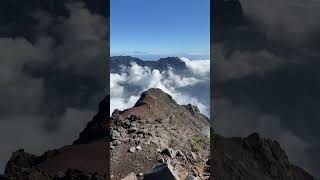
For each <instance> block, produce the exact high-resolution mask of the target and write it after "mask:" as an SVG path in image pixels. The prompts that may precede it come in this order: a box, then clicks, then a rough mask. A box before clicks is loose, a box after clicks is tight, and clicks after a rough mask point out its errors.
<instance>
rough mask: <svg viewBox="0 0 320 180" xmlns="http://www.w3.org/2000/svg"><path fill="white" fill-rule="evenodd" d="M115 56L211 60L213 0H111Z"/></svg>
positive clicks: (112, 48)
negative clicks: (170, 56) (185, 57)
mask: <svg viewBox="0 0 320 180" xmlns="http://www.w3.org/2000/svg"><path fill="white" fill-rule="evenodd" d="M110 29H111V31H110V38H111V41H110V47H111V55H133V56H136V57H141V58H149V59H154V58H158V57H163V56H169V55H172V56H187V57H189V58H208V57H209V51H210V0H111V15H110Z"/></svg>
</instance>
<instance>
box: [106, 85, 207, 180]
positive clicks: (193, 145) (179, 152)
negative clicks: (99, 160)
mask: <svg viewBox="0 0 320 180" xmlns="http://www.w3.org/2000/svg"><path fill="white" fill-rule="evenodd" d="M209 128H210V125H209V119H208V118H207V117H206V116H204V115H202V114H201V113H200V111H199V110H198V108H197V107H195V106H192V105H190V104H189V105H185V106H183V105H179V104H177V103H176V102H175V100H173V99H172V97H171V96H170V95H168V94H166V93H164V92H163V91H161V90H160V89H150V90H148V91H146V92H144V93H143V94H142V95H141V98H140V99H139V100H138V102H137V103H136V104H135V106H134V107H132V108H130V109H126V110H124V111H117V110H116V111H115V112H114V113H113V114H112V117H111V132H112V141H111V176H112V179H122V178H124V176H125V175H127V174H130V173H131V172H132V173H134V174H139V173H142V174H140V176H141V177H140V178H141V179H142V178H144V179H155V178H159V179H161V178H160V177H162V176H164V175H165V174H166V173H165V172H162V171H166V170H167V171H168V175H169V176H171V178H170V177H167V176H165V177H166V178H168V179H172V178H173V179H174V177H180V178H181V179H185V178H186V176H187V175H193V176H194V177H195V176H199V177H201V178H202V179H208V178H209V176H208V175H209V169H208V166H207V164H206V163H207V161H208V155H209ZM155 166H156V167H155ZM152 169H153V170H152ZM155 169H158V170H155ZM159 169H160V170H159ZM156 172H158V173H159V174H157V173H156ZM155 174H157V175H155ZM165 177H163V178H165Z"/></svg>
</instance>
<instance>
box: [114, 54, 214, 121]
mask: <svg viewBox="0 0 320 180" xmlns="http://www.w3.org/2000/svg"><path fill="white" fill-rule="evenodd" d="M180 59H181V60H183V61H184V62H185V64H186V66H187V70H186V72H183V73H180V72H179V73H177V71H175V69H174V68H172V67H170V68H168V69H167V70H164V71H160V70H158V69H151V68H150V67H147V66H144V67H143V66H139V65H138V64H136V63H131V65H130V66H121V65H120V66H121V70H120V72H117V73H111V74H110V99H111V101H110V113H112V112H113V111H114V110H115V109H119V110H124V109H127V108H130V107H132V106H133V105H134V104H135V103H136V101H137V100H138V99H139V97H140V95H141V93H142V92H144V91H146V90H148V89H150V88H160V89H161V90H163V91H164V92H166V93H168V94H170V95H171V96H172V97H173V98H174V99H175V100H176V101H177V103H179V104H193V105H196V106H197V107H198V108H199V110H200V111H201V112H202V113H203V114H205V115H207V116H208V117H209V116H210V107H209V106H210V99H209V95H210V92H209V91H210V60H190V59H188V58H185V57H183V58H180Z"/></svg>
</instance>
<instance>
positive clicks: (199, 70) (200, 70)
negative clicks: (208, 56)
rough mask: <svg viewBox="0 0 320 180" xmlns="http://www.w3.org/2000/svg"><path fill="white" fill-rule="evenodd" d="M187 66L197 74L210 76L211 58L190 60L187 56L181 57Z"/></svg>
mask: <svg viewBox="0 0 320 180" xmlns="http://www.w3.org/2000/svg"><path fill="white" fill-rule="evenodd" d="M180 59H181V60H183V61H184V62H185V63H186V66H187V67H188V68H189V69H190V70H191V71H192V72H193V73H194V74H196V75H200V76H206V77H210V60H190V59H188V58H186V57H182V58H180Z"/></svg>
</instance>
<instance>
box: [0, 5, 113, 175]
mask: <svg viewBox="0 0 320 180" xmlns="http://www.w3.org/2000/svg"><path fill="white" fill-rule="evenodd" d="M28 3H31V5H30V6H29V5H28V6H26V7H25V8H24V11H23V12H16V14H15V13H13V14H15V15H14V17H12V18H11V19H13V20H12V21H9V22H7V21H5V20H2V21H0V23H1V26H2V27H3V28H1V29H0V34H1V37H0V49H1V55H0V57H1V62H0V98H1V100H2V101H1V103H0V133H1V134H0V142H1V151H0V162H1V163H0V171H2V170H4V166H5V164H6V162H7V160H8V159H9V158H10V155H11V153H12V152H13V151H16V150H17V149H19V148H25V149H26V151H28V152H31V153H37V154H39V153H42V152H43V151H45V150H48V149H52V148H57V147H59V146H62V145H66V144H70V143H72V141H73V140H74V139H76V137H77V136H78V133H79V132H80V131H81V130H82V129H83V127H85V125H86V123H87V122H88V121H90V120H91V119H92V117H93V115H94V114H95V112H96V110H97V109H98V102H99V101H100V100H101V99H102V98H103V96H104V95H105V93H104V88H105V86H106V79H105V77H106V66H105V61H104V59H105V58H106V57H107V53H106V52H107V51H106V49H107V42H106V40H107V39H106V38H107V33H106V32H107V27H106V22H107V21H106V16H105V14H101V13H100V14H98V13H96V11H95V8H93V7H95V6H93V3H87V2H80V1H72V2H71V1H55V3H53V4H54V5H53V4H51V5H52V6H47V5H48V4H46V3H48V2H46V1H43V2H41V3H39V2H38V1H30V2H28ZM90 4H91V5H92V6H90ZM4 6H5V7H7V6H8V7H11V10H13V11H14V10H17V11H19V7H20V6H19V5H16V4H14V3H13V2H12V1H8V2H4ZM46 7H49V9H47V8H46ZM89 7H91V8H90V9H89ZM5 11H6V10H2V11H1V12H5ZM5 15H8V16H9V15H10V13H9V12H8V13H6V14H5ZM20 18H22V19H23V18H26V19H25V20H23V21H22V20H21V21H20ZM8 19H10V18H8ZM29 21H30V22H34V23H28V25H25V24H24V22H29ZM14 22H17V23H16V24H14ZM13 24H14V25H13ZM22 29H24V31H21V30H22Z"/></svg>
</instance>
